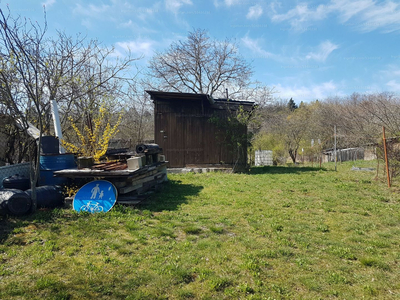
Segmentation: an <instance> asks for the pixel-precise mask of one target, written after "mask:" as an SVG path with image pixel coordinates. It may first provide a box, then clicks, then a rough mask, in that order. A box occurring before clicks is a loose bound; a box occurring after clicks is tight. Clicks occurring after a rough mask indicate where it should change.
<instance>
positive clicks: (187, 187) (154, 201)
mask: <svg viewBox="0 0 400 300" xmlns="http://www.w3.org/2000/svg"><path fill="white" fill-rule="evenodd" d="M202 189H203V186H200V185H194V184H182V183H181V181H180V180H170V181H168V182H167V183H165V184H164V185H163V187H162V189H161V190H160V191H158V192H157V193H155V194H154V195H152V196H151V197H149V198H148V199H147V200H146V201H144V202H142V203H141V204H140V205H138V208H139V209H143V210H149V211H153V212H158V211H163V210H176V209H178V208H179V206H180V205H181V204H183V203H187V202H188V197H190V196H195V195H198V194H199V193H200V191H201V190H202Z"/></svg>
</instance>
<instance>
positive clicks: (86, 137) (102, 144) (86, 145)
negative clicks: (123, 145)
mask: <svg viewBox="0 0 400 300" xmlns="http://www.w3.org/2000/svg"><path fill="white" fill-rule="evenodd" d="M108 115H109V113H108V112H107V109H106V108H105V107H104V105H102V106H101V107H100V109H99V113H98V115H97V117H96V118H95V119H94V120H93V121H94V122H93V124H94V127H93V128H89V126H87V125H85V126H84V129H83V133H82V132H81V131H80V130H79V128H78V126H77V125H76V123H75V122H74V120H73V118H72V117H69V118H68V119H69V120H70V122H71V125H72V128H73V129H74V131H75V133H76V135H77V136H78V139H79V141H80V143H81V144H80V146H77V145H74V144H72V143H69V142H67V141H62V145H63V146H64V148H65V149H66V150H67V151H68V152H72V153H77V154H79V155H81V156H92V157H93V158H94V160H95V161H96V162H98V161H99V160H100V158H101V157H102V156H103V155H104V154H106V152H107V148H108V143H109V142H110V139H111V138H112V137H113V136H115V134H117V132H118V126H119V124H120V123H121V119H122V115H121V114H120V115H119V118H118V121H117V123H116V124H115V125H114V126H111V125H110V123H109V122H106V120H107V119H108V118H107V116H108Z"/></svg>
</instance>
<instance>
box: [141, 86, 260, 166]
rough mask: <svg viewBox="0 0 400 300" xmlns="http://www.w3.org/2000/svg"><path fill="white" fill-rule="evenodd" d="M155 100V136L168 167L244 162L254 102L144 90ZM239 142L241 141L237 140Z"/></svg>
mask: <svg viewBox="0 0 400 300" xmlns="http://www.w3.org/2000/svg"><path fill="white" fill-rule="evenodd" d="M147 93H149V94H150V96H151V99H152V100H153V102H154V108H155V109H154V118H155V123H154V130H155V134H154V139H155V143H156V144H158V145H160V147H162V148H163V153H164V154H165V157H166V160H167V161H169V167H170V168H183V167H198V168H205V167H217V166H225V167H226V166H229V167H235V166H244V165H246V164H247V142H246V141H247V126H246V125H245V124H243V123H240V122H237V121H236V118H235V115H236V113H237V112H238V110H240V111H241V112H244V113H245V114H248V115H250V114H251V112H252V110H253V108H254V102H249V101H236V100H232V99H213V98H212V97H210V96H208V95H205V94H192V93H172V92H158V91H147ZM238 141H241V142H240V145H239V144H238Z"/></svg>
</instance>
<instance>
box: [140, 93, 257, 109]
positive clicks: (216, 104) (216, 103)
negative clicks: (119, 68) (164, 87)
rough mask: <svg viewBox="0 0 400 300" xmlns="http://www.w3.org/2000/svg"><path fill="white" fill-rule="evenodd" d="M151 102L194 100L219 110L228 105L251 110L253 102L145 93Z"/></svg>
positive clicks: (201, 95)
mask: <svg viewBox="0 0 400 300" xmlns="http://www.w3.org/2000/svg"><path fill="white" fill-rule="evenodd" d="M146 92H147V93H148V94H149V95H150V96H151V99H152V100H166V101H170V100H194V101H201V100H205V101H208V102H209V103H210V104H211V105H212V106H214V107H216V108H221V105H229V106H240V105H242V106H247V107H249V108H253V106H254V102H253V101H241V100H233V99H226V98H218V99H214V98H213V97H212V96H210V95H207V94H194V93H177V92H160V91H146Z"/></svg>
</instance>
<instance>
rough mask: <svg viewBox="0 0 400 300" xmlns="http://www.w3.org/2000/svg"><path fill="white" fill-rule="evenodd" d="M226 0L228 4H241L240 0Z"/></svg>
mask: <svg viewBox="0 0 400 300" xmlns="http://www.w3.org/2000/svg"><path fill="white" fill-rule="evenodd" d="M224 1H225V4H226V5H227V6H232V5H236V4H239V3H240V1H239V0H224Z"/></svg>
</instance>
